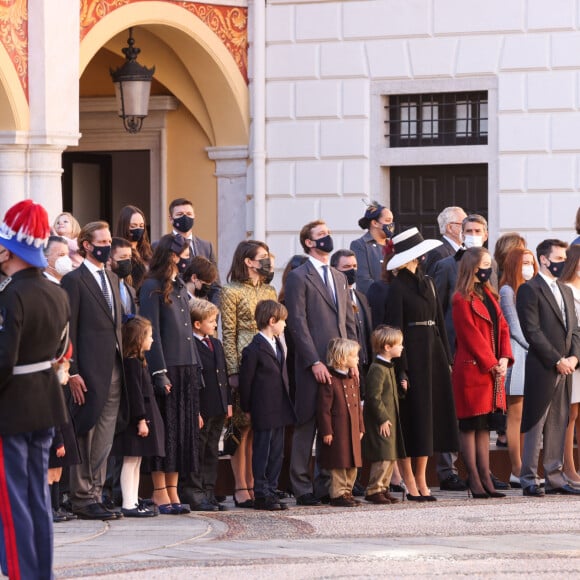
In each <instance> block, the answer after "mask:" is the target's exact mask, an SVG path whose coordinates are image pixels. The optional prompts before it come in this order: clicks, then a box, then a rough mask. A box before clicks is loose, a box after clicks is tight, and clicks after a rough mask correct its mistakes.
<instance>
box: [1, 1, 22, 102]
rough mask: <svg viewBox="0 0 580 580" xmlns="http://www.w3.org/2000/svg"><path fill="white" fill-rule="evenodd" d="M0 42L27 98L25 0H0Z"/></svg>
mask: <svg viewBox="0 0 580 580" xmlns="http://www.w3.org/2000/svg"><path fill="white" fill-rule="evenodd" d="M0 42H1V43H2V44H3V46H4V48H5V49H6V52H7V53H8V55H9V57H10V60H11V61H12V64H13V65H14V68H15V70H16V73H17V74H18V78H19V79H20V84H21V85H22V89H23V90H24V92H25V93H26V98H28V11H27V0H0Z"/></svg>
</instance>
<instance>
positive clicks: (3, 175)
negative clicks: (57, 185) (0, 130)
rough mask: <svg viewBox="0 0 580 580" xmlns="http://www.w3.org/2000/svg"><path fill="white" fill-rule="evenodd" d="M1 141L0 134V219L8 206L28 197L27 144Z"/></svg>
mask: <svg viewBox="0 0 580 580" xmlns="http://www.w3.org/2000/svg"><path fill="white" fill-rule="evenodd" d="M1 141H2V136H1V135H0V220H1V219H2V218H3V217H4V214H5V213H6V211H7V210H8V209H9V208H10V207H12V206H13V205H14V204H15V203H18V202H19V201H22V200H23V199H26V198H27V197H28V176H27V174H26V166H27V159H26V157H27V146H26V145H19V144H14V143H12V144H4V143H1Z"/></svg>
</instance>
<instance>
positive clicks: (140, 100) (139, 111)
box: [109, 28, 155, 133]
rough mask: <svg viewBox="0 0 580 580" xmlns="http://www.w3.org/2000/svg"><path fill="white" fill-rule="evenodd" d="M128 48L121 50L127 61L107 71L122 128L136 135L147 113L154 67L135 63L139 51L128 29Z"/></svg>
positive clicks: (131, 32)
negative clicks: (109, 74) (109, 75)
mask: <svg viewBox="0 0 580 580" xmlns="http://www.w3.org/2000/svg"><path fill="white" fill-rule="evenodd" d="M127 44H128V45H129V46H128V48H124V49H123V54H124V55H125V58H126V59H127V60H126V61H125V63H124V64H123V66H120V67H119V68H118V69H117V70H113V69H109V70H110V73H111V77H113V84H114V85H115V96H116V99H117V106H118V110H119V117H121V118H122V119H123V126H124V127H125V130H126V131H128V132H129V133H138V132H139V131H141V127H142V126H143V119H145V117H147V114H148V112H149V94H150V92H151V79H152V78H153V74H154V73H155V67H153V68H150V69H149V68H147V67H144V66H141V65H140V64H139V63H138V62H137V55H138V54H139V53H140V52H141V49H139V48H136V47H135V40H133V29H132V28H129V38H128V39H127Z"/></svg>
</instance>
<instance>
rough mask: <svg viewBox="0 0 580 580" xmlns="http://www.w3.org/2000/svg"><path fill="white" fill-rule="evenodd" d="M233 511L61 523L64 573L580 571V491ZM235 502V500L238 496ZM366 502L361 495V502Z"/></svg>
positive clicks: (486, 574)
mask: <svg viewBox="0 0 580 580" xmlns="http://www.w3.org/2000/svg"><path fill="white" fill-rule="evenodd" d="M434 495H435V496H436V497H437V498H438V499H439V501H437V502H431V503H429V504H421V505H417V504H414V503H410V502H404V503H402V504H398V505H395V506H387V507H382V506H373V505H370V504H365V505H363V506H362V507H360V508H350V509H348V508H343V509H339V508H331V507H328V506H323V507H320V508H304V507H295V506H294V501H293V500H288V505H289V506H290V509H289V510H287V511H285V512H258V511H254V510H242V509H234V508H233V505H232V504H231V503H230V504H228V505H229V506H230V507H231V509H230V511H227V512H220V513H216V514H190V515H183V516H159V517H156V518H147V519H125V520H119V521H113V522H112V523H109V522H91V521H76V522H66V523H62V524H57V525H55V573H56V577H57V578H100V579H103V578H104V579H113V578H115V579H117V578H118V579H120V580H130V579H140V580H142V578H144V574H146V577H147V579H154V580H156V579H162V578H163V579H164V580H167V579H174V578H175V579H179V578H193V577H195V578H228V577H232V578H236V580H237V579H238V578H268V579H271V578H276V579H277V580H278V579H283V578H292V579H293V580H294V579H301V578H367V577H368V578H374V577H377V576H378V575H383V576H388V577H389V578H407V577H411V576H413V577H417V576H423V577H437V576H443V575H445V576H447V577H461V576H466V575H469V576H470V577H473V578H507V577H510V578H512V577H522V578H523V577H525V578H536V577H540V576H541V577H543V578H545V577H546V576H547V577H550V576H554V577H556V576H558V577H560V578H562V577H580V499H576V498H567V497H564V496H551V497H546V498H542V499H535V498H534V499H533V498H524V497H522V495H521V492H520V491H516V490H512V491H510V492H508V497H507V498H506V499H488V500H473V499H468V498H467V495H466V493H465V492H462V493H449V492H439V491H438V490H434ZM230 502H231V500H230ZM363 503H364V502H363Z"/></svg>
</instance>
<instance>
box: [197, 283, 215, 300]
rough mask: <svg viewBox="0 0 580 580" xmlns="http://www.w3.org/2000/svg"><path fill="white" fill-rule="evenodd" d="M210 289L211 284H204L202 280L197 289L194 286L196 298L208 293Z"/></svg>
mask: <svg viewBox="0 0 580 580" xmlns="http://www.w3.org/2000/svg"><path fill="white" fill-rule="evenodd" d="M210 290H211V284H206V283H205V282H202V283H201V288H200V289H199V290H198V289H197V288H196V289H195V292H194V294H195V296H196V298H205V297H206V296H207V295H208V294H209V291H210Z"/></svg>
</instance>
